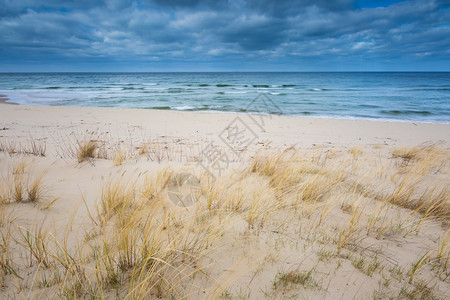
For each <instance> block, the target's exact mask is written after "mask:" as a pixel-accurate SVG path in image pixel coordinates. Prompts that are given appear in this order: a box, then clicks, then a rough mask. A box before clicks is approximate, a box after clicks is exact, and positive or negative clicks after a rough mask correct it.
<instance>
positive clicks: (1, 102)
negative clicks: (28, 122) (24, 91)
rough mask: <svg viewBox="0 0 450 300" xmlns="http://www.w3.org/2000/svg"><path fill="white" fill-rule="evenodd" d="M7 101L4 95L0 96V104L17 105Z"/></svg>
mask: <svg viewBox="0 0 450 300" xmlns="http://www.w3.org/2000/svg"><path fill="white" fill-rule="evenodd" d="M8 100H9V98H8V96H6V95H0V104H12V105H18V103H14V102H7V101H8Z"/></svg>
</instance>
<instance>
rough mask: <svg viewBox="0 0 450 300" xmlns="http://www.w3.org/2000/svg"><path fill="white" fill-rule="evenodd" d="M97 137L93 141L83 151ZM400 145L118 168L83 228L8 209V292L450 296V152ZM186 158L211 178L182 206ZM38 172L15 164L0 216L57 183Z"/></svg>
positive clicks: (0, 276) (91, 147)
mask: <svg viewBox="0 0 450 300" xmlns="http://www.w3.org/2000/svg"><path fill="white" fill-rule="evenodd" d="M95 149H96V146H95V144H92V143H90V144H87V145H86V147H85V145H84V144H83V147H80V149H79V150H80V152H81V153H82V154H80V156H79V159H78V160H79V161H80V158H83V159H85V158H90V157H94V155H93V154H94V152H95ZM391 153H392V156H393V159H396V160H399V163H397V164H386V165H383V167H380V168H377V167H376V166H377V165H376V164H377V163H378V158H375V159H374V160H372V161H371V160H370V158H368V157H367V153H365V152H363V151H360V149H359V148H352V150H351V151H349V152H348V153H347V154H343V155H342V156H339V157H337V156H335V157H333V159H332V160H331V159H329V157H328V158H327V157H326V155H324V156H322V158H321V157H320V155H317V153H315V152H314V151H312V152H311V151H303V150H301V149H294V148H289V149H286V150H283V151H280V152H278V153H277V152H275V153H274V152H259V153H257V154H256V155H255V158H254V159H252V160H251V161H250V162H248V165H247V166H246V167H244V166H240V168H238V169H236V170H229V172H227V173H226V174H224V175H222V176H220V177H218V178H217V179H216V180H213V179H211V177H209V176H208V174H206V173H200V172H199V171H198V170H197V169H195V168H193V167H186V168H187V169H182V168H180V167H173V168H172V167H165V168H160V169H159V170H158V171H152V172H148V174H145V175H144V173H139V174H138V175H134V176H129V177H127V176H126V175H124V173H122V174H121V175H120V176H116V177H114V176H112V177H111V178H110V179H109V181H107V183H106V184H105V185H104V186H103V187H102V192H101V196H100V198H99V199H97V200H96V203H97V205H96V208H95V210H93V211H89V214H88V215H89V216H90V222H89V225H88V226H87V228H85V231H86V235H85V236H84V238H83V239H79V240H76V239H75V240H73V239H72V237H71V233H70V232H71V230H69V229H67V230H66V231H65V234H64V236H63V237H61V235H57V234H56V233H55V232H52V230H53V229H52V227H51V226H50V224H47V223H46V222H45V220H44V221H42V222H41V223H38V224H32V225H31V226H16V225H15V223H14V222H9V223H8V226H5V224H6V223H5V222H0V227H1V236H0V249H1V250H2V251H1V255H0V283H1V284H3V285H5V286H7V288H5V289H3V290H2V291H0V295H2V296H4V297H7V296H11V297H12V296H13V294H17V295H19V296H20V297H25V298H29V297H31V298H35V297H39V296H43V295H45V297H49V298H53V297H55V298H73V299H75V298H111V297H117V298H126V299H148V298H173V299H180V298H208V297H215V296H217V297H222V298H227V297H231V298H252V299H256V298H261V297H268V298H280V297H293V296H295V295H298V294H300V293H302V294H304V295H307V296H308V297H314V296H316V297H319V296H320V297H325V298H326V297H332V298H336V297H337V298H339V297H341V296H342V295H344V294H339V293H342V291H341V290H340V289H341V287H342V284H344V285H345V284H346V281H347V282H350V281H351V280H353V281H351V282H352V284H351V285H349V286H348V287H347V290H346V291H344V293H346V292H348V293H349V294H345V295H344V296H342V298H346V297H350V298H366V297H367V296H370V297H380V298H389V297H393V298H395V297H406V298H408V297H409V296H411V295H412V296H414V297H419V298H424V299H428V298H430V299H431V298H433V297H440V296H442V291H443V290H445V289H447V290H448V288H450V282H449V279H448V278H449V277H450V270H449V268H448V264H449V259H450V254H449V253H450V247H449V245H450V243H449V241H450V238H449V235H450V234H449V229H448V221H449V219H450V211H449V207H450V203H449V201H450V199H449V191H448V172H449V168H448V161H449V151H448V150H447V149H445V148H441V147H439V146H436V145H434V146H433V145H432V146H430V145H427V146H426V147H425V146H420V147H415V148H412V149H394V150H392V152H391ZM141 154H143V153H141ZM405 161H407V163H405ZM371 164H372V165H375V167H373V166H372V165H371ZM116 165H121V163H119V164H116ZM186 170H188V172H192V173H195V174H197V175H198V176H197V177H198V178H199V181H200V186H199V187H198V189H197V193H198V194H197V195H196V197H195V200H196V201H195V203H194V204H193V205H192V206H187V207H182V206H177V205H175V204H174V203H173V202H172V201H171V199H170V197H168V192H167V191H168V187H169V186H170V184H171V182H172V181H173V179H174V178H175V176H177V174H179V173H180V172H185V171H186ZM27 172H28V171H27V166H26V164H24V163H22V164H20V163H19V164H17V165H15V166H14V168H12V169H11V170H10V171H9V172H8V173H7V174H4V176H5V178H6V179H8V180H6V181H7V182H9V184H2V185H1V186H0V191H1V193H0V200H1V204H0V221H1V220H5V219H6V218H7V217H8V216H9V214H10V213H11V210H10V206H11V202H15V203H16V204H18V205H20V204H21V203H23V202H39V201H41V200H40V199H43V198H45V197H46V196H47V195H45V190H44V189H42V177H39V176H38V177H33V179H31V180H30V179H28V180H27V178H28V177H26V174H27ZM380 172H382V173H383V174H381V176H380ZM6 181H5V182H6ZM10 219H11V218H10ZM67 226H68V228H71V226H72V223H71V222H69V223H68V225H67ZM428 226H434V227H428ZM430 228H432V229H433V230H434V231H433V230H431V229H430ZM436 228H440V229H436ZM413 233H414V234H413ZM69 241H70V242H69ZM423 241H430V242H427V243H424V244H421V247H415V246H414V244H415V243H421V242H423ZM434 241H437V242H436V243H435V242H434ZM398 244H401V247H399V246H398ZM411 245H412V246H411ZM405 249H406V250H405ZM402 251H408V253H404V254H403V255H402ZM409 252H411V253H409ZM30 274H31V275H30ZM348 274H352V275H351V276H355V277H348V276H349V275H348ZM342 278H343V279H342ZM342 280H343V281H342ZM14 282H19V284H18V285H17V286H19V287H20V289H17V288H12V287H13V286H14ZM362 282H369V284H367V285H366V286H361V283H362ZM357 283H358V284H357ZM358 285H359V286H361V287H360V288H359V287H358ZM330 295H331V296H330ZM408 295H409V296H408ZM412 296H411V297H412Z"/></svg>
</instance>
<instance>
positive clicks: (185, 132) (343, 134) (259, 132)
mask: <svg viewBox="0 0 450 300" xmlns="http://www.w3.org/2000/svg"><path fill="white" fill-rule="evenodd" d="M2 114H4V115H3V116H1V119H2V121H1V123H0V126H2V127H12V126H11V124H13V125H15V126H14V127H18V128H21V130H22V132H26V131H30V132H36V127H39V126H43V127H47V128H50V129H52V130H56V129H57V128H56V127H75V128H77V130H79V131H81V130H86V131H91V130H94V129H96V130H97V131H99V132H103V131H105V132H106V131H109V132H110V131H111V130H119V129H120V127H125V128H126V127H133V126H134V127H139V128H142V130H143V131H146V132H147V133H148V134H151V135H161V136H178V137H181V138H184V139H194V140H196V141H200V140H213V141H217V142H223V141H222V140H223V138H221V137H220V136H219V135H220V134H221V133H224V130H225V129H226V128H227V126H229V125H230V124H235V125H239V126H241V127H242V129H247V131H248V133H249V134H251V137H252V138H253V135H254V136H256V140H255V141H254V142H262V141H265V140H269V141H271V143H272V144H276V145H279V146H283V145H288V144H289V145H292V144H296V145H312V144H317V143H328V144H336V145H351V144H357V145H363V144H367V143H371V144H377V143H383V144H390V145H392V144H397V145H403V144H404V145H417V144H421V143H425V142H430V141H434V142H440V143H442V142H443V143H446V144H448V143H450V124H439V123H424V122H423V123H421V122H393V121H392V122H391V121H371V120H352V119H331V118H329V119H328V118H312V117H297V116H283V115H281V116H278V115H251V114H246V113H221V112H214V113H204V112H193V111H189V112H186V111H172V110H152V109H139V108H117V107H68V106H25V105H14V106H11V105H7V106H4V107H3V108H2V110H1V112H0V115H2ZM236 120H237V121H236ZM233 122H238V123H233ZM15 123H16V124H15ZM258 123H259V124H258ZM114 128H116V129H114ZM41 135H42V134H41ZM222 144H223V143H222Z"/></svg>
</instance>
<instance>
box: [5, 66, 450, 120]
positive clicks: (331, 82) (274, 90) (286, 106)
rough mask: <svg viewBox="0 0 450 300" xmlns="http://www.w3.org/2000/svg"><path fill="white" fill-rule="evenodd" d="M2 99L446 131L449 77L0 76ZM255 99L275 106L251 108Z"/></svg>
mask: <svg viewBox="0 0 450 300" xmlns="http://www.w3.org/2000/svg"><path fill="white" fill-rule="evenodd" d="M0 94H4V95H7V96H8V97H9V98H10V101H12V102H16V103H19V104H23V105H54V106H96V107H132V108H143V109H163V110H187V111H206V112H209V111H221V112H247V111H249V112H258V113H266V114H283V115H294V116H308V117H325V118H345V119H348V118H350V119H370V120H393V121H394V120H400V121H418V122H437V123H450V73H373V72H370V73H360V72H358V73H17V74H11V73H3V74H2V73H0ZM259 95H264V99H266V102H267V103H272V104H273V105H260V106H259V107H258V108H257V109H254V108H252V106H251V105H250V107H249V104H250V103H252V101H253V100H254V99H255V98H257V97H258V96H259ZM0 109H1V108H0Z"/></svg>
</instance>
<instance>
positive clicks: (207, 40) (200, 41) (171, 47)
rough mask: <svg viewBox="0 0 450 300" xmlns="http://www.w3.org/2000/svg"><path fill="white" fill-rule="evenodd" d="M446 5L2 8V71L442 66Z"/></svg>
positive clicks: (305, 2)
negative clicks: (30, 66) (142, 65)
mask: <svg viewBox="0 0 450 300" xmlns="http://www.w3.org/2000/svg"><path fill="white" fill-rule="evenodd" d="M363 4H364V5H366V6H364V5H363ZM448 6H449V1H444V0H440V1H429V0H414V1H392V0H379V1H378V0H377V1H375V0H373V1H351V0H338V1H326V0H316V1H314V0H291V1H269V0H260V1H257V0H229V1H212V0H196V1H187V0H166V1H163V0H140V1H138V0H97V1H89V0H77V1H75V0H72V1H69V0H66V1H58V0H47V1H36V0H16V1H12V0H0V43H1V44H2V48H0V67H1V65H2V64H4V65H6V64H8V65H14V64H20V63H23V64H26V63H36V61H38V62H44V63H45V61H46V60H48V61H50V60H52V61H58V60H59V61H69V62H73V61H94V62H98V61H102V60H103V61H105V62H114V61H115V62H127V61H128V62H130V63H131V62H133V63H136V62H151V61H160V62H164V61H167V62H168V61H183V62H192V63H195V62H204V61H211V62H213V63H214V62H217V61H220V62H223V63H228V64H231V65H233V64H234V65H235V66H239V65H241V62H244V61H251V60H253V61H257V60H260V61H271V62H273V63H275V64H277V65H281V66H283V65H285V66H286V65H289V66H292V65H294V64H299V65H301V63H302V62H305V60H306V59H310V60H311V59H315V60H319V61H320V60H322V61H329V62H332V61H333V60H336V61H339V62H342V61H344V62H345V61H346V60H347V61H349V62H350V63H349V64H351V61H353V60H354V59H356V58H359V59H361V60H364V59H366V60H372V61H374V62H377V61H379V62H388V61H395V60H397V61H399V59H401V60H404V61H405V63H406V61H410V62H414V61H415V60H420V59H422V60H423V59H428V60H429V59H431V58H433V59H435V60H436V61H438V62H443V63H445V64H448V61H449V56H450V53H449V49H450V42H449V39H448V38H447V37H448V36H450V24H449V23H450V22H449V21H448V20H450V8H449V7H448Z"/></svg>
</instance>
